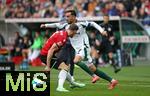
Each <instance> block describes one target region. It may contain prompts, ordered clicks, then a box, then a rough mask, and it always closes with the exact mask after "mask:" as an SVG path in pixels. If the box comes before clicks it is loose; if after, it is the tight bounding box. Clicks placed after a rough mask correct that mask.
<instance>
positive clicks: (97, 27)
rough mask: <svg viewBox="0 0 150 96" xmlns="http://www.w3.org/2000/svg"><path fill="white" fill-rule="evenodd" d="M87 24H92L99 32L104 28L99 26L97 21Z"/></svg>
mask: <svg viewBox="0 0 150 96" xmlns="http://www.w3.org/2000/svg"><path fill="white" fill-rule="evenodd" d="M89 26H93V27H94V28H95V29H97V30H98V31H100V32H101V33H103V32H104V29H103V28H102V27H101V26H99V25H98V24H97V23H95V22H89Z"/></svg>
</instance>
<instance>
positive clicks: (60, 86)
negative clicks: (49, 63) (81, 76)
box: [56, 62, 69, 92]
mask: <svg viewBox="0 0 150 96" xmlns="http://www.w3.org/2000/svg"><path fill="white" fill-rule="evenodd" d="M58 63H59V62H58ZM58 69H59V70H60V72H59V75H58V86H57V89H56V91H60V92H69V90H67V89H65V88H64V83H65V80H66V78H67V74H68V69H69V66H68V65H66V64H65V63H64V62H62V63H60V65H59V67H58Z"/></svg>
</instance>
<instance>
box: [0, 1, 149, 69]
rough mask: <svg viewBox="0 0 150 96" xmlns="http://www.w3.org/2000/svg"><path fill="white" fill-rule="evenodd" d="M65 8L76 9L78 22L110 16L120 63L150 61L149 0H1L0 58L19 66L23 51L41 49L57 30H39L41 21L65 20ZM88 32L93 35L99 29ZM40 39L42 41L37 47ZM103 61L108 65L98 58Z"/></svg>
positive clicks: (117, 58) (34, 61)
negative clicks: (105, 15)
mask: <svg viewBox="0 0 150 96" xmlns="http://www.w3.org/2000/svg"><path fill="white" fill-rule="evenodd" d="M66 8H70V9H75V10H76V12H77V17H78V20H79V21H85V20H87V21H95V22H96V23H98V24H101V23H102V22H103V17H102V16H103V14H108V15H109V16H110V23H111V24H112V26H113V29H114V34H115V37H116V38H117V40H118V43H117V46H119V47H118V48H117V49H119V50H118V51H117V52H118V53H117V52H116V55H115V57H116V60H117V62H118V66H120V67H122V66H132V65H134V60H150V40H149V36H150V1H149V0H0V48H1V49H0V61H13V62H14V63H15V65H19V64H21V63H22V60H23V59H22V55H23V54H22V53H23V52H25V53H27V54H29V52H26V51H27V50H29V49H30V50H34V49H37V48H38V49H39V48H41V47H42V44H44V42H45V41H46V40H47V39H48V37H49V36H50V35H51V34H52V33H53V32H55V30H57V29H40V24H43V23H54V22H65V19H64V18H63V16H64V10H65V9H66ZM87 31H88V34H89V37H90V38H94V36H93V35H95V34H93V33H94V32H95V31H96V30H95V29H93V28H87ZM91 36H92V37H91ZM38 40H39V41H41V42H40V44H39V45H38V46H36V44H35V42H36V41H38ZM117 49H116V50H117ZM31 61H32V62H30V64H31V65H32V66H42V65H41V64H40V63H39V62H40V61H39V58H38V57H37V58H34V59H32V60H31ZM101 63H102V64H105V63H104V62H101V60H99V64H101Z"/></svg>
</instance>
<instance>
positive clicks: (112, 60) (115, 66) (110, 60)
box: [109, 58, 117, 70]
mask: <svg viewBox="0 0 150 96" xmlns="http://www.w3.org/2000/svg"><path fill="white" fill-rule="evenodd" d="M109 62H110V64H111V65H112V66H113V68H114V70H117V65H116V64H115V61H114V59H113V58H112V59H109Z"/></svg>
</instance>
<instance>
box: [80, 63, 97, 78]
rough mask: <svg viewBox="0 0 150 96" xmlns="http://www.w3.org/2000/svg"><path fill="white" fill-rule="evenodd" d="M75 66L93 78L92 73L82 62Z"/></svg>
mask: <svg viewBox="0 0 150 96" xmlns="http://www.w3.org/2000/svg"><path fill="white" fill-rule="evenodd" d="M77 65H78V66H79V67H80V68H81V69H83V70H84V71H85V72H87V73H88V74H89V75H91V76H92V77H93V76H95V75H94V73H93V72H92V71H91V70H90V69H89V67H88V66H87V65H86V64H85V63H83V62H78V63H77Z"/></svg>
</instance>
